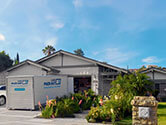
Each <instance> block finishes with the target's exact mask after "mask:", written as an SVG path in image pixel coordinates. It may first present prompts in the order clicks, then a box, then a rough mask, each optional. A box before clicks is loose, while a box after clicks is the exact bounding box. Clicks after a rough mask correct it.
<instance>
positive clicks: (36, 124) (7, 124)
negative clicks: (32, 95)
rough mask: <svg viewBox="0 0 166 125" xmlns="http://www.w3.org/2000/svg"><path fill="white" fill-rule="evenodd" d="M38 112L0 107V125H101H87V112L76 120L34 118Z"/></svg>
mask: <svg viewBox="0 0 166 125" xmlns="http://www.w3.org/2000/svg"><path fill="white" fill-rule="evenodd" d="M39 114H40V111H23V110H8V109H6V107H5V106H0V125H87V124H88V125H102V124H97V123H87V121H86V119H85V115H86V114H87V112H86V111H85V112H84V113H81V114H76V118H55V119H43V118H35V117H36V116H38V115H39Z"/></svg>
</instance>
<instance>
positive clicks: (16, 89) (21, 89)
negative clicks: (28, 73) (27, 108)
mask: <svg viewBox="0 0 166 125" xmlns="http://www.w3.org/2000/svg"><path fill="white" fill-rule="evenodd" d="M14 90H15V91H25V88H14Z"/></svg>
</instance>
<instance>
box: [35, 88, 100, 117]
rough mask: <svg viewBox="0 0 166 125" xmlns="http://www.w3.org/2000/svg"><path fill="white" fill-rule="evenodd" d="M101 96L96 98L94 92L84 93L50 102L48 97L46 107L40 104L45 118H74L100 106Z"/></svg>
mask: <svg viewBox="0 0 166 125" xmlns="http://www.w3.org/2000/svg"><path fill="white" fill-rule="evenodd" d="M100 99H101V96H96V95H95V94H94V92H93V91H92V90H88V91H84V93H82V94H81V93H76V94H72V95H71V96H69V97H68V96H64V97H61V98H58V97H57V98H56V99H53V100H49V99H48V96H47V101H46V106H45V107H42V105H41V104H40V102H39V103H38V105H39V109H40V110H41V116H40V117H43V118H57V117H62V118H63V117H74V113H79V112H82V111H83V110H87V109H90V107H91V106H92V105H93V106H99V105H100V104H99V100H100Z"/></svg>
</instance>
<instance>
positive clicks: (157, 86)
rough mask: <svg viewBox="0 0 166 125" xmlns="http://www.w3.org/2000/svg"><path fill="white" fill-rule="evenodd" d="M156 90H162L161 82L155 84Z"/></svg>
mask: <svg viewBox="0 0 166 125" xmlns="http://www.w3.org/2000/svg"><path fill="white" fill-rule="evenodd" d="M155 90H158V91H159V92H160V84H159V83H156V84H155Z"/></svg>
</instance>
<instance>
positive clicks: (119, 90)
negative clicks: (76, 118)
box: [86, 73, 152, 122]
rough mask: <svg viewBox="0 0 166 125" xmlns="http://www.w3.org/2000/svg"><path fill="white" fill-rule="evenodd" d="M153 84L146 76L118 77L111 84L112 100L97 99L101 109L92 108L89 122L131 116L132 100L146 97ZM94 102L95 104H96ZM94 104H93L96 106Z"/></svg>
mask: <svg viewBox="0 0 166 125" xmlns="http://www.w3.org/2000/svg"><path fill="white" fill-rule="evenodd" d="M151 85H152V82H151V81H149V80H148V76H146V75H145V74H140V73H136V74H129V75H124V76H121V75H120V76H118V77H117V79H116V80H114V81H113V82H112V83H111V86H112V87H111V89H110V92H109V95H110V99H105V100H103V101H102V99H101V98H100V97H98V99H97V98H96V99H95V101H96V103H97V102H98V103H100V107H99V106H97V105H98V104H97V105H96V106H97V107H92V108H91V110H90V112H89V114H88V115H87V116H86V119H87V121H88V122H103V121H112V122H114V121H116V120H122V119H123V118H124V117H126V116H129V115H131V112H132V110H131V109H132V107H131V104H130V103H131V100H132V99H133V97H134V96H136V95H145V93H146V92H147V91H150V90H151V88H150V86H151ZM147 86H148V87H147ZM95 101H94V102H95ZM94 102H93V104H94Z"/></svg>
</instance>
